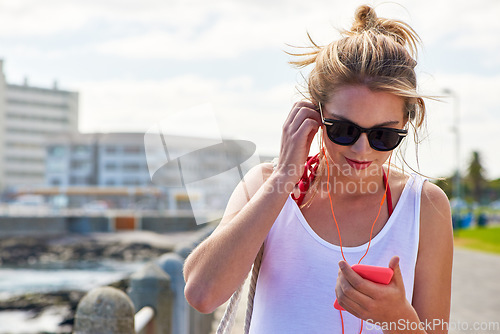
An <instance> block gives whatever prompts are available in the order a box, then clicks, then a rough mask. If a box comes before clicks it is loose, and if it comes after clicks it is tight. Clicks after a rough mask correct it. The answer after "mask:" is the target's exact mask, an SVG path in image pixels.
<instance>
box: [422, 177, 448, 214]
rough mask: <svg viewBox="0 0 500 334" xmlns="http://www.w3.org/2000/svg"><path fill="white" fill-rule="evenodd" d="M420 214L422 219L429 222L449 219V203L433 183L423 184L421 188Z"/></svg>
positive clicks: (442, 192)
mask: <svg viewBox="0 0 500 334" xmlns="http://www.w3.org/2000/svg"><path fill="white" fill-rule="evenodd" d="M421 213H422V216H423V217H424V218H427V219H431V220H443V219H444V220H448V218H451V210H450V201H449V200H448V197H447V196H446V194H445V193H444V191H443V190H442V189H441V188H439V187H438V186H437V185H435V184H434V183H431V182H429V181H426V182H424V185H423V187H422V202H421Z"/></svg>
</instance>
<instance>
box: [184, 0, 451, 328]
mask: <svg viewBox="0 0 500 334" xmlns="http://www.w3.org/2000/svg"><path fill="white" fill-rule="evenodd" d="M417 41H418V36H417V35H416V34H415V32H414V31H413V30H412V29H411V27H409V26H408V25H406V24H405V23H402V22H400V21H395V20H388V19H383V18H377V16H376V14H375V11H374V10H373V9H372V8H371V7H369V6H361V7H359V8H358V9H357V11H356V14H355V22H354V24H353V26H352V28H351V30H350V31H347V32H345V33H344V37H343V38H342V39H340V40H337V41H334V42H332V43H331V44H329V45H327V46H325V47H320V46H317V45H316V44H314V43H313V45H314V47H313V51H311V52H309V53H306V54H301V55H300V56H306V58H305V59H303V60H300V61H297V62H295V63H294V64H296V65H298V66H306V65H309V64H313V65H314V68H313V70H312V72H311V73H310V76H309V82H308V89H309V95H310V101H309V102H306V101H302V102H298V103H296V104H295V105H294V107H293V109H292V110H291V112H290V114H289V116H288V118H287V119H286V121H285V124H284V126H283V133H282V140H281V150H280V155H279V159H278V161H277V163H276V164H275V165H274V166H273V164H262V165H259V166H257V167H255V168H254V169H252V170H251V171H250V172H249V174H248V175H246V176H245V180H244V182H241V183H240V185H239V186H238V187H237V188H236V190H235V191H234V193H233V195H232V197H231V199H230V201H229V203H228V208H227V210H226V212H229V213H233V214H226V215H225V216H224V217H223V219H222V221H221V222H220V224H219V226H218V227H217V229H216V230H215V231H214V233H213V234H212V235H211V236H210V237H209V238H208V239H207V240H205V241H204V242H203V243H202V244H201V245H200V246H199V247H197V248H196V249H195V250H194V251H193V253H192V254H191V255H190V256H189V257H188V259H187V260H186V263H185V268H184V273H185V279H186V290H185V295H186V298H187V300H188V302H189V303H190V304H191V305H193V307H195V308H196V309H198V310H199V311H201V312H212V311H214V310H215V308H217V307H218V306H220V305H221V304H223V303H224V302H225V301H226V300H227V299H228V298H229V297H230V296H231V294H232V293H233V292H234V291H235V290H236V289H237V288H238V287H239V286H240V285H241V284H242V282H243V281H244V280H245V278H246V277H247V275H248V272H249V271H250V269H251V267H252V264H253V263H254V260H255V259H256V256H257V254H258V253H259V250H260V249H261V246H262V245H264V246H263V249H264V251H263V254H262V264H261V267H260V273H259V276H258V281H257V288H256V292H255V299H254V307H253V315H252V321H251V324H250V333H325V332H329V333H343V332H344V331H346V332H349V333H354V332H356V333H358V332H361V331H363V332H384V333H425V332H427V333H444V332H447V322H448V320H449V312H450V294H451V267H452V256H453V241H452V240H453V239H452V228H451V215H450V207H449V202H448V199H447V198H446V196H445V194H444V193H443V192H442V191H441V190H440V189H439V188H438V187H437V186H435V185H434V184H432V183H430V182H427V181H425V179H423V178H422V177H421V176H419V175H417V174H412V175H407V174H405V173H403V172H401V171H398V170H394V168H392V169H391V168H390V161H391V157H392V152H393V150H394V149H395V148H396V147H397V146H398V145H399V143H400V142H401V140H402V139H403V138H404V137H405V135H406V133H407V130H408V129H410V128H413V129H415V130H416V129H417V128H418V127H420V126H421V125H422V123H423V122H424V117H425V105H424V102H423V100H422V97H421V96H420V95H419V94H418V93H417V91H416V86H417V84H416V75H415V71H414V68H415V66H416V61H415V60H414V58H413V54H414V53H415V50H416V42H417ZM319 129H321V133H320V138H321V141H322V144H321V148H320V153H319V155H318V156H317V157H314V158H312V159H309V160H308V157H307V155H308V152H309V149H310V146H311V142H312V140H313V137H314V136H315V134H316V133H317V132H318V130H319ZM306 160H307V161H308V165H309V166H311V165H313V166H317V167H311V168H308V170H311V173H310V174H309V175H307V173H306V175H303V171H304V162H305V161H306ZM387 162H388V164H386V163H387ZM318 166H319V167H318ZM316 168H317V169H316ZM299 183H300V184H299ZM298 184H299V185H298ZM290 194H291V195H290ZM249 198H250V200H248V199H249ZM359 261H362V263H363V264H368V265H376V266H382V267H389V268H391V269H392V272H391V273H393V275H392V278H391V279H390V282H389V283H388V284H387V285H384V284H378V283H374V282H372V281H371V280H369V279H364V278H362V277H361V276H360V275H359V274H358V273H357V272H356V271H355V270H354V269H353V268H352V267H351V265H353V264H355V263H358V262H359ZM335 299H337V304H338V305H337V308H334V307H333V302H334V300H335ZM339 306H340V307H339ZM340 308H343V309H344V310H345V311H346V312H345V311H340V310H338V309H340ZM359 319H361V321H360V320H359ZM363 321H366V322H365V323H363ZM375 325H377V326H375Z"/></svg>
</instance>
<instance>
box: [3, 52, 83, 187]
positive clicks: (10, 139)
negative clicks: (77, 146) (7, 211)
mask: <svg viewBox="0 0 500 334" xmlns="http://www.w3.org/2000/svg"><path fill="white" fill-rule="evenodd" d="M77 131H78V93H75V92H69V91H63V90H59V89H58V88H57V85H56V84H54V87H53V88H52V89H48V88H39V87H31V86H29V85H28V83H27V81H26V82H25V84H24V85H14V84H8V83H7V82H6V79H5V75H4V72H3V61H2V60H1V59H0V189H5V188H6V187H7V188H8V187H16V186H26V185H30V186H41V185H43V184H44V182H45V152H46V150H45V140H46V138H47V136H48V135H53V134H58V133H76V132H77Z"/></svg>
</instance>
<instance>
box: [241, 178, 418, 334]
mask: <svg viewBox="0 0 500 334" xmlns="http://www.w3.org/2000/svg"><path fill="white" fill-rule="evenodd" d="M424 181H425V179H423V178H422V177H420V176H418V175H416V174H412V175H411V176H410V178H409V179H408V181H407V183H406V185H405V187H404V190H403V192H402V194H401V197H400V198H399V200H398V202H397V204H396V206H395V208H394V211H393V213H392V215H391V216H390V217H389V219H388V221H387V222H386V224H385V225H384V227H383V228H382V230H381V231H380V232H379V233H378V234H377V235H376V236H375V237H374V238H373V239H372V242H371V245H370V250H369V251H368V254H367V255H366V257H365V258H364V259H363V261H362V263H363V264H370V265H377V266H383V267H387V266H388V264H389V260H390V259H391V258H392V257H393V256H394V255H398V256H399V257H400V268H401V272H402V275H403V280H404V285H405V292H406V298H407V299H408V301H410V303H411V300H412V295H413V282H414V274H415V264H416V260H417V251H418V243H419V226H420V197H421V191H422V185H423V183H424ZM264 243H265V245H264V254H263V258H262V265H261V268H260V273H259V277H258V281H257V287H256V292H255V298H254V308H253V315H252V321H251V325H250V333H251V334H294V333H297V334H314V333H318V334H324V333H339V334H340V333H342V327H341V321H340V314H339V311H338V310H337V309H335V308H334V307H333V302H334V301H335V298H336V297H335V284H336V281H337V276H338V270H339V267H338V262H339V261H340V260H342V255H341V252H340V247H339V246H336V245H333V244H331V243H329V242H327V241H325V240H323V239H322V238H321V237H319V236H318V235H317V234H316V233H315V232H314V231H313V230H312V228H311V227H310V226H309V224H308V223H307V221H306V220H305V218H304V216H303V215H302V212H301V211H300V209H299V207H298V206H297V204H296V203H295V201H294V200H293V199H292V198H291V197H288V199H287V201H286V203H285V205H284V206H283V209H282V210H281V213H280V214H279V216H278V218H277V219H276V221H275V222H274V225H273V226H272V228H271V230H270V231H269V234H268V235H267V238H266V240H265V242H264ZM367 245H368V243H366V244H364V245H361V246H356V247H343V250H344V255H345V257H346V260H347V262H348V263H349V264H351V265H352V264H355V263H357V262H358V261H359V259H360V258H361V257H362V256H363V254H364V253H365V251H366V247H367ZM342 316H343V318H344V326H345V333H346V334H349V333H359V329H360V325H361V320H359V319H358V318H356V317H354V316H353V315H351V314H350V313H348V312H345V311H344V312H342ZM363 333H382V331H381V330H380V329H379V328H376V327H375V326H373V325H371V324H368V323H366V322H364V323H363Z"/></svg>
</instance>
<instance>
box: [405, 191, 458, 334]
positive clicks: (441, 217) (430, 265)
mask: <svg viewBox="0 0 500 334" xmlns="http://www.w3.org/2000/svg"><path fill="white" fill-rule="evenodd" d="M452 265H453V228H452V223H451V210H450V203H449V201H448V198H447V197H446V195H445V194H444V192H443V191H442V190H441V189H440V188H439V187H438V186H436V185H435V184H432V183H430V182H425V183H424V186H423V189H422V203H421V217H420V243H419V250H418V257H417V264H416V269H415V284H414V290H413V302H412V304H413V307H414V308H415V310H416V311H417V313H418V316H419V318H420V321H421V322H424V323H431V324H432V323H434V324H436V326H431V327H427V328H426V330H427V332H428V333H447V325H448V321H449V317H450V302H451V270H452Z"/></svg>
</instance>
